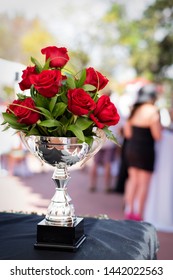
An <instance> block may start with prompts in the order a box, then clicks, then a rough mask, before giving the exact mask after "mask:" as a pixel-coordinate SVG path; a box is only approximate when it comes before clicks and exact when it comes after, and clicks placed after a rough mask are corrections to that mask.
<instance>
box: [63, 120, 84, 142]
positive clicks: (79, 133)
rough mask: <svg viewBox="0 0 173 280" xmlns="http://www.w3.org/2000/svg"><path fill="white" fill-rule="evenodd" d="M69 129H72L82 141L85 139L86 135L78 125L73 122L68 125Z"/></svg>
mask: <svg viewBox="0 0 173 280" xmlns="http://www.w3.org/2000/svg"><path fill="white" fill-rule="evenodd" d="M67 130H70V131H72V132H73V133H74V135H75V136H76V137H77V138H78V139H79V140H81V141H82V142H84V141H85V136H84V134H83V131H82V130H81V129H80V128H79V127H77V125H74V124H71V125H69V126H68V128H67Z"/></svg>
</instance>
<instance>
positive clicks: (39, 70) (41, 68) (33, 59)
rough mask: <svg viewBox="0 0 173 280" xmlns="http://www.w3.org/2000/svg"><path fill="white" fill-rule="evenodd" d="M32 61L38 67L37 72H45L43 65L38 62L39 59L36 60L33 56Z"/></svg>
mask: <svg viewBox="0 0 173 280" xmlns="http://www.w3.org/2000/svg"><path fill="white" fill-rule="evenodd" d="M31 61H32V63H33V64H35V66H36V70H37V71H38V72H39V73H40V72H41V71H42V70H43V67H42V65H41V64H40V62H38V60H37V59H35V58H34V57H32V56H31Z"/></svg>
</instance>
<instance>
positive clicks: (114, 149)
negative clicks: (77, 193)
mask: <svg viewBox="0 0 173 280" xmlns="http://www.w3.org/2000/svg"><path fill="white" fill-rule="evenodd" d="M103 94H104V95H108V96H109V97H110V100H111V102H112V103H114V104H115V106H116V102H117V101H116V99H117V96H116V94H114V93H112V91H111V90H107V91H106V92H105V93H103ZM109 129H110V130H111V131H112V133H113V134H114V135H117V131H118V130H117V129H118V125H114V126H110V127H109ZM117 157H118V146H117V145H116V144H115V143H113V142H112V141H110V140H109V139H107V140H106V142H105V143H104V145H103V147H102V148H101V149H100V150H99V151H98V152H97V154H96V155H95V156H94V158H93V165H92V166H91V174H90V175H91V177H90V179H91V182H90V188H89V190H90V191H91V192H94V191H96V189H97V178H98V173H99V168H100V167H101V168H102V169H103V170H104V171H103V172H104V189H105V192H111V191H112V187H111V185H112V175H113V174H112V173H116V170H113V169H116V167H115V162H116V160H118V158H117ZM113 163H114V166H113Z"/></svg>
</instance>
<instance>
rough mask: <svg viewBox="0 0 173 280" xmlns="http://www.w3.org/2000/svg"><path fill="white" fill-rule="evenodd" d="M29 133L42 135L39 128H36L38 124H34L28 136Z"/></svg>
mask: <svg viewBox="0 0 173 280" xmlns="http://www.w3.org/2000/svg"><path fill="white" fill-rule="evenodd" d="M29 135H40V133H39V131H38V129H37V128H36V124H34V125H33V126H32V127H31V129H30V130H29V132H27V136H29Z"/></svg>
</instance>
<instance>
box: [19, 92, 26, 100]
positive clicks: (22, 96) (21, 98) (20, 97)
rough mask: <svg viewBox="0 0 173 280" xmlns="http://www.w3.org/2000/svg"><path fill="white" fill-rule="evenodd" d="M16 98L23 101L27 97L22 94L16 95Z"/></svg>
mask: <svg viewBox="0 0 173 280" xmlns="http://www.w3.org/2000/svg"><path fill="white" fill-rule="evenodd" d="M17 97H18V99H19V100H24V99H25V98H27V97H28V96H26V95H24V94H22V93H18V94H17Z"/></svg>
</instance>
